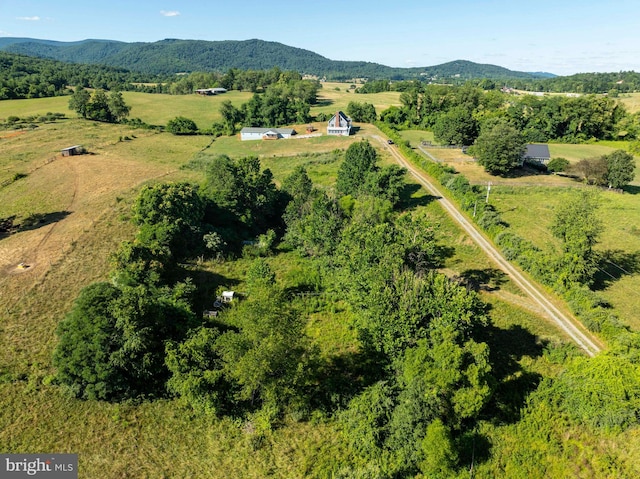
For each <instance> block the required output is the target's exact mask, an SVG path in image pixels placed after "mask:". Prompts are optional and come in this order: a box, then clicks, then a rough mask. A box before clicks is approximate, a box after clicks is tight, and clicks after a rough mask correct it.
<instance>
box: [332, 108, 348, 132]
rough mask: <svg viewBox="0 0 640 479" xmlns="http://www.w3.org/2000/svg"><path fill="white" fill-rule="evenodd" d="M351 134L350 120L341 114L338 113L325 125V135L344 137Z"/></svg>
mask: <svg viewBox="0 0 640 479" xmlns="http://www.w3.org/2000/svg"><path fill="white" fill-rule="evenodd" d="M350 134H351V118H349V117H348V116H347V115H345V114H344V113H343V112H341V111H338V112H336V114H335V115H333V116H332V117H331V119H330V120H329V124H328V125H327V135H344V136H349V135H350Z"/></svg>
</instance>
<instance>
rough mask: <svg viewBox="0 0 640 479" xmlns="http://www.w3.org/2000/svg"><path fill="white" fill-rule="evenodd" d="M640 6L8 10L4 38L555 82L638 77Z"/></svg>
mask: <svg viewBox="0 0 640 479" xmlns="http://www.w3.org/2000/svg"><path fill="white" fill-rule="evenodd" d="M639 27H640V1H638V0H608V1H607V2H604V1H602V0H599V1H595V0H580V1H578V0H555V1H550V0H536V1H527V0H524V1H523V0H521V1H518V0H509V1H506V0H478V1H472V0H439V1H432V0H397V1H395V2H391V1H384V0H371V1H369V2H364V1H361V2H348V1H344V0H343V1H335V0H324V1H318V2H304V1H297V2H291V1H286V2H284V1H279V0H270V1H266V2H265V1H256V0H235V1H230V0H227V1H225V2H221V1H218V0H209V1H202V0H201V1H198V2H196V1H192V0H161V1H151V0H129V1H122V0H109V1H92V0H83V1H79V0H63V1H60V2H54V1H51V0H46V1H45V0H0V36H5V37H6V36H10V37H29V38H39V39H46V40H58V41H77V40H85V39H88V38H93V39H106V40H119V41H124V42H155V41H158V40H162V39H165V38H179V39H190V40H213V41H216V40H249V39H253V38H258V39H261V40H266V41H274V42H280V43H283V44H285V45H289V46H293V47H298V48H304V49H306V50H311V51H313V52H315V53H318V54H320V55H322V56H324V57H327V58H329V59H332V60H357V61H369V62H376V63H381V64H383V65H388V66H393V67H425V66H432V65H438V64H441V63H445V62H449V61H453V60H470V61H473V62H476V63H490V64H493V65H499V66H502V67H505V68H509V69H511V70H518V71H528V72H534V71H545V72H550V73H555V74H557V75H571V74H574V73H584V72H618V71H629V70H634V71H640V28H639Z"/></svg>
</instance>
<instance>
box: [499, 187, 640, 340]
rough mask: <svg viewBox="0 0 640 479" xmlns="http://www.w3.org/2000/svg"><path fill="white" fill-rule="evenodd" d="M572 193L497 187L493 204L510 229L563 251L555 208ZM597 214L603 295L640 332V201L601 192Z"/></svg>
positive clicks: (570, 191) (545, 247) (542, 244)
mask: <svg viewBox="0 0 640 479" xmlns="http://www.w3.org/2000/svg"><path fill="white" fill-rule="evenodd" d="M571 194H574V193H573V191H572V190H571V189H567V188H563V189H553V188H539V187H529V188H527V187H522V188H513V187H500V186H498V187H494V188H492V190H491V203H492V204H494V205H495V206H496V208H497V209H498V211H499V212H500V213H501V214H502V216H503V218H504V219H505V221H506V222H507V223H509V225H510V227H511V228H512V229H513V230H514V231H515V232H516V233H517V234H519V235H520V236H522V237H524V238H527V239H529V240H531V241H533V243H534V244H535V245H536V246H538V247H539V248H541V249H543V250H554V249H555V250H556V251H558V250H559V246H560V245H559V243H558V240H557V239H556V238H554V237H553V236H552V235H551V233H550V232H549V226H550V224H551V222H552V221H553V217H554V209H555V208H556V207H557V206H558V205H560V204H562V202H563V201H565V200H566V198H568V195H571ZM600 200H601V201H600V204H601V206H600V209H599V211H598V216H599V217H600V218H601V219H602V221H603V223H604V231H603V233H602V234H601V238H600V243H599V245H598V250H599V251H601V252H603V253H606V257H607V260H606V261H605V262H604V263H603V264H602V265H601V272H600V277H601V281H600V282H599V283H600V285H599V289H600V291H599V294H600V295H602V296H603V298H604V299H606V300H607V301H608V302H610V303H611V305H612V306H613V307H614V309H615V310H616V311H617V312H618V313H619V315H620V317H621V319H622V320H623V321H624V322H625V323H626V324H628V325H630V326H632V327H633V328H634V329H640V310H638V303H639V301H640V293H639V291H640V230H639V229H638V221H637V218H640V202H638V198H637V195H635V194H629V193H625V194H617V193H612V192H607V191H603V192H602V193H601V194H600Z"/></svg>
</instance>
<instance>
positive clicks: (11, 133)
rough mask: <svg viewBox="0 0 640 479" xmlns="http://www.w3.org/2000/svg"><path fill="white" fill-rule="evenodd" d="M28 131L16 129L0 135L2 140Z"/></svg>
mask: <svg viewBox="0 0 640 479" xmlns="http://www.w3.org/2000/svg"><path fill="white" fill-rule="evenodd" d="M26 132H27V130H16V131H10V132H8V133H3V134H2V135H0V140H3V139H5V138H15V137H16V136H20V135H24V134H25V133H26Z"/></svg>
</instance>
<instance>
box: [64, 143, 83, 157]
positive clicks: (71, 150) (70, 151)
mask: <svg viewBox="0 0 640 479" xmlns="http://www.w3.org/2000/svg"><path fill="white" fill-rule="evenodd" d="M60 153H62V156H74V155H82V154H83V153H84V148H83V147H82V146H81V145H74V146H70V147H68V148H63V149H62V150H60Z"/></svg>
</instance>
